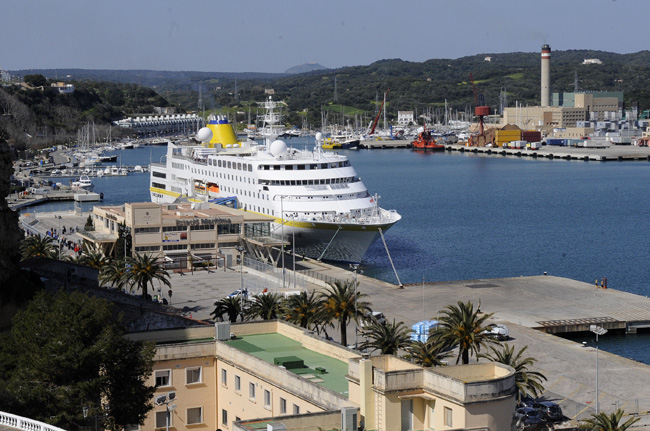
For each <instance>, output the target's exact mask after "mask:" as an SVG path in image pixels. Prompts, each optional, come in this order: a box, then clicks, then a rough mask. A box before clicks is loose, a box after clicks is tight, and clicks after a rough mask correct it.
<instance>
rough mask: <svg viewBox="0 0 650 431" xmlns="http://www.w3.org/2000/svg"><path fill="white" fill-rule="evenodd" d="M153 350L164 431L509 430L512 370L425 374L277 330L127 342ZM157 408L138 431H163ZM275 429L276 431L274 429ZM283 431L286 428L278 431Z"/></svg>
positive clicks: (221, 328)
mask: <svg viewBox="0 0 650 431" xmlns="http://www.w3.org/2000/svg"><path fill="white" fill-rule="evenodd" d="M130 336H131V337H132V338H134V339H140V340H148V341H153V342H155V343H156V355H155V358H154V361H155V363H154V371H153V374H152V376H151V378H150V379H149V383H150V384H151V385H152V386H155V387H156V394H155V396H154V397H160V396H163V395H166V394H168V393H170V392H173V396H174V397H175V398H174V399H175V401H174V404H175V405H176V408H175V409H174V410H173V412H171V424H170V429H190V428H191V429H197V430H202V429H205V430H210V431H212V430H215V429H221V430H223V431H234V430H237V431H242V430H252V429H262V428H263V429H266V426H267V425H269V424H276V425H277V424H283V425H284V426H286V429H287V430H291V429H296V430H297V429H300V430H309V429H313V430H318V429H319V428H320V429H333V428H337V429H339V428H340V427H341V420H342V419H341V418H342V416H345V417H346V418H347V420H348V421H355V424H354V426H353V427H352V428H350V429H356V427H357V426H358V425H363V426H364V427H365V428H364V429H374V430H378V431H383V430H386V431H389V430H396V429H410V430H415V429H435V430H458V429H484V430H491V431H496V430H504V431H506V430H510V429H511V425H512V417H513V415H514V410H515V393H516V386H515V377H514V370H513V369H512V368H510V367H508V366H505V365H501V364H496V363H491V362H487V363H480V364H472V365H461V366H447V367H436V368H422V367H420V366H418V365H416V364H414V363H411V362H408V361H405V360H403V359H400V358H397V357H394V356H366V355H361V354H360V353H359V352H357V351H354V350H351V349H347V348H345V347H343V346H340V345H338V344H336V343H332V342H329V341H326V340H323V339H321V338H319V337H317V336H316V335H315V334H314V333H312V332H310V331H306V330H305V329H304V328H300V327H297V326H294V325H291V324H288V323H286V322H282V321H260V322H249V323H241V324H232V325H231V324H230V323H227V322H225V323H217V324H216V326H215V327H211V326H210V327H207V326H206V327H200V328H186V329H182V330H168V331H153V332H151V331H150V332H143V333H136V334H131V335H130ZM165 420H166V406H164V405H159V406H155V408H154V411H153V412H151V413H150V414H149V416H148V417H147V419H146V421H145V423H144V425H143V427H142V429H146V430H154V429H160V428H164V427H165ZM275 429H280V428H279V427H277V428H275ZM282 429H284V428H282Z"/></svg>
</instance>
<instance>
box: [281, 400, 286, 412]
mask: <svg viewBox="0 0 650 431" xmlns="http://www.w3.org/2000/svg"><path fill="white" fill-rule="evenodd" d="M280 414H283V415H285V414H287V400H285V399H284V398H280Z"/></svg>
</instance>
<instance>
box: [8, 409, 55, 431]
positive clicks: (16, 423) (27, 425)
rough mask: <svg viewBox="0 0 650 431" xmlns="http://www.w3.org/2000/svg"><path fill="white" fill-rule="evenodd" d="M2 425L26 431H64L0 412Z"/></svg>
mask: <svg viewBox="0 0 650 431" xmlns="http://www.w3.org/2000/svg"><path fill="white" fill-rule="evenodd" d="M0 425H3V426H7V427H11V428H16V429H19V430H25V431H64V430H63V429H61V428H57V427H55V426H53V425H49V424H46V423H43V422H39V421H35V420H33V419H27V418H23V417H20V416H16V415H12V414H11V413H5V412H2V411H0Z"/></svg>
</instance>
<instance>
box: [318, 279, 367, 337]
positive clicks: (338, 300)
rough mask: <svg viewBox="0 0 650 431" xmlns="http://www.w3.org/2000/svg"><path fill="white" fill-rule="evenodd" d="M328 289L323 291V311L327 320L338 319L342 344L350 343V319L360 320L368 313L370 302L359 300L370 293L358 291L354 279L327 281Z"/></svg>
mask: <svg viewBox="0 0 650 431" xmlns="http://www.w3.org/2000/svg"><path fill="white" fill-rule="evenodd" d="M327 284H328V286H327V290H326V291H325V292H322V293H321V299H322V301H323V312H324V314H325V316H326V319H327V321H329V322H332V321H336V322H338V324H339V329H340V331H341V344H343V345H344V346H347V345H348V334H347V329H348V323H349V322H350V320H355V321H356V322H358V321H359V318H360V317H362V316H364V315H367V314H368V313H369V312H370V311H371V310H370V304H369V303H368V302H365V301H359V298H364V297H366V296H368V295H365V294H362V293H359V292H358V291H357V289H356V288H357V287H358V283H357V282H354V281H349V280H348V281H345V282H342V281H340V280H337V281H336V282H334V283H329V282H328V283H327Z"/></svg>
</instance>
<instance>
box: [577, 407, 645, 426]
mask: <svg viewBox="0 0 650 431" xmlns="http://www.w3.org/2000/svg"><path fill="white" fill-rule="evenodd" d="M624 414H625V412H624V411H623V410H621V409H618V410H616V412H615V413H612V414H610V415H607V413H605V412H600V413H598V414H596V413H592V415H591V418H589V419H585V420H584V422H583V423H582V424H580V428H582V429H586V430H593V431H625V430H626V429H628V428H630V427H631V426H632V425H634V424H635V423H637V422H638V421H640V420H641V418H638V417H634V418H629V419H628V420H627V421H625V422H624V423H620V422H621V418H622V417H623V415H624Z"/></svg>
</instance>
